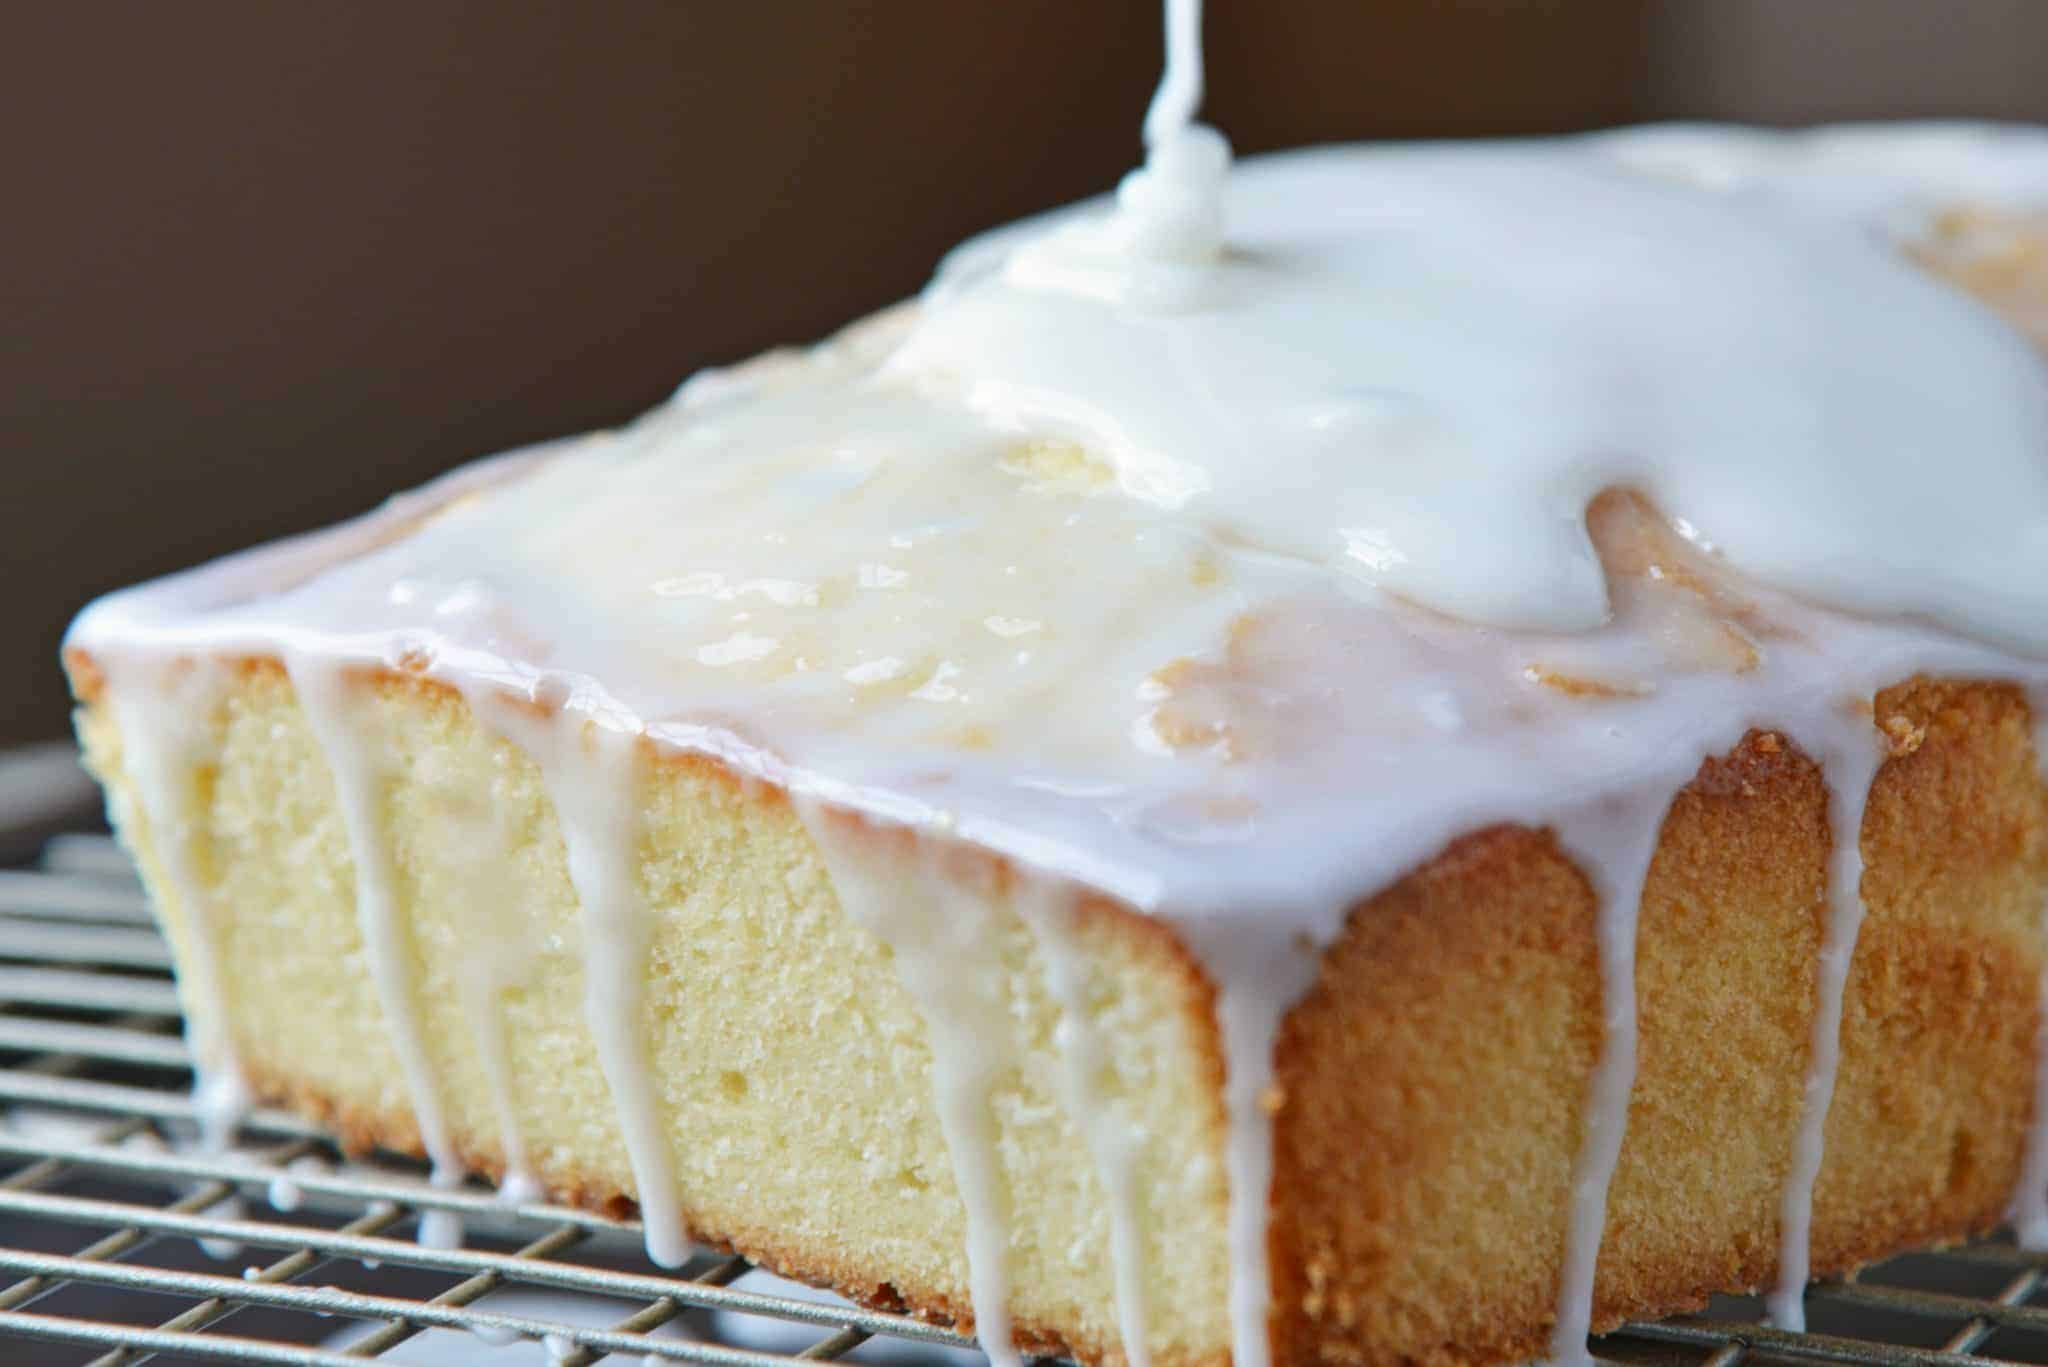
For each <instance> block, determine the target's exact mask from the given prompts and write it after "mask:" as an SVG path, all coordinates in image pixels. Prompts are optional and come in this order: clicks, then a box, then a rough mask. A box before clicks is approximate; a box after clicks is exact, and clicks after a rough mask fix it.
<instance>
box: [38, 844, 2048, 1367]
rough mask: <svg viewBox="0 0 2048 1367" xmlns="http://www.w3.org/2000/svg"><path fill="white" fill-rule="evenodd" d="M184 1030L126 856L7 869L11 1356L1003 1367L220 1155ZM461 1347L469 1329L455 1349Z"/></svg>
mask: <svg viewBox="0 0 2048 1367" xmlns="http://www.w3.org/2000/svg"><path fill="white" fill-rule="evenodd" d="M180 1024H181V1022H180V1019H179V1015H178V1003H177V996H176V993H175V992H174V990H173V987H172V984H171V979H170V956H169V953H168V950H167V948H166V946H165V945H164V943H163V941H162V940H161V939H160V938H159V937H158V935H157V933H156V931H155V929H154V927H153V924H152V922H151V919H150V916H149V911H148V908H147V906H146V904H145V903H144V901H143V898H142V894H141V890H140V888H139V886H138V885H137V884H136V882H135V879H134V875H133V872H132V870H131V869H130V867H129V865H128V863H127V861H126V858H125V857H124V856H123V855H122V854H121V853H120V851H119V850H118V849H117V848H116V847H115V846H114V845H113V844H112V842H111V841H109V840H107V839H106V838H105V837H101V836H78V835H68V836H59V837H57V838H56V839H55V840H53V841H52V842H51V843H50V844H49V845H48V846H47V847H46V848H45V849H44V851H43V855H42V858H41V860H40V861H39V862H38V863H37V864H36V865H35V866H33V867H30V868H17V869H5V870H0V1360H4V1361H7V1362H10V1363H15V1362H44V1361H48V1362H86V1361H89V1362H91V1363H93V1364H95V1367H115V1365H116V1364H128V1363H136V1362H141V1361H144V1360H148V1359H151V1358H155V1359H157V1360H163V1361H189V1362H207V1361H212V1362H240V1363H294V1364H345V1363H357V1362H362V1361H364V1360H366V1359H374V1358H379V1357H382V1356H384V1355H386V1354H390V1353H392V1352H393V1350H398V1352H397V1353H396V1358H397V1359H398V1360H408V1359H409V1355H410V1354H412V1353H415V1352H418V1351H420V1347H419V1345H417V1344H415V1345H414V1346H412V1347H410V1348H406V1347H402V1345H407V1344H408V1342H409V1341H411V1340H414V1339H416V1338H417V1337H418V1336H419V1335H421V1334H436V1335H438V1336H439V1337H440V1338H441V1340H442V1341H443V1346H442V1348H441V1350H440V1355H439V1356H438V1358H437V1359H436V1360H440V1361H465V1362H466V1361H478V1362H497V1361H504V1362H513V1361H526V1362H533V1363H539V1362H542V1361H550V1362H554V1363H560V1364H571V1365H572V1367H580V1364H585V1363H590V1362H594V1361H597V1360H598V1359H600V1358H603V1357H606V1356H616V1355H627V1356H626V1359H624V1360H642V1361H644V1362H646V1363H647V1364H648V1367H653V1364H656V1363H660V1362H667V1361H680V1362H700V1363H715V1364H729V1367H769V1365H770V1364H782V1363H789V1362H793V1361H816V1360H831V1359H838V1358H842V1357H845V1356H847V1355H849V1354H851V1355H853V1357H854V1359H855V1360H856V1361H864V1362H871V1363H892V1362H893V1363H906V1364H907V1363H918V1364H927V1363H930V1364H937V1363H943V1362H947V1361H950V1362H952V1363H956V1364H965V1363H972V1362H978V1361H982V1360H983V1359H981V1358H980V1356H979V1355H978V1354H975V1353H973V1351H972V1349H973V1345H972V1344H971V1343H969V1342H968V1341H967V1340H965V1339H963V1338H961V1337H960V1336H958V1335H956V1334H954V1333H952V1332H951V1331H950V1330H947V1329H944V1328H940V1327H937V1326H934V1325H930V1324H925V1323H922V1322H920V1321H918V1320H915V1319H910V1318H907V1317H904V1316H901V1315H894V1314H887V1313H882V1312H879V1311H871V1310H865V1309H861V1308H859V1307H856V1306H852V1305H849V1304H847V1303H845V1302H843V1301H839V1300H836V1299H834V1298H830V1297H824V1296H821V1295H819V1294H818V1293H811V1292H806V1291H804V1290H803V1289H801V1288H796V1287H793V1286H791V1285H790V1284H788V1283H785V1282H779V1281H775V1280H774V1279H772V1278H767V1277H766V1275H765V1274H763V1273H760V1272H756V1271H754V1270H752V1269H751V1268H750V1267H749V1265H748V1264H747V1262H746V1261H745V1260H744V1259H741V1258H735V1257H727V1256H724V1255H719V1254H712V1253H705V1254H703V1255H702V1256H700V1257H699V1258H697V1259H695V1260H694V1261H693V1262H692V1263H690V1264H689V1265H687V1266H685V1267H684V1268H682V1269H680V1270H677V1271H671V1272H664V1271H661V1270H660V1269H657V1268H655V1267H653V1266H652V1265H650V1264H648V1263H647V1262H645V1261H644V1259H643V1258H642V1257H641V1255H640V1253H639V1242H640V1241H639V1231H638V1227H637V1226H636V1225H634V1224H632V1223H631V1222H623V1221H618V1220H612V1219H608V1218H606V1217H604V1216H601V1215H596V1214H592V1213H590V1212H587V1211H579V1210H572V1209H568V1208H564V1207H560V1206H554V1205H546V1204H535V1205H529V1206H522V1207H518V1208H516V1209H515V1208H511V1207H508V1206H506V1205H505V1204H503V1203H502V1202H500V1201H499V1200H498V1199H497V1198H496V1196H495V1195H493V1194H492V1193H489V1192H487V1191H484V1190H482V1189H477V1188H473V1189H469V1190H459V1191H447V1190H437V1189H434V1188H431V1187H429V1186H428V1185H427V1184H426V1182H425V1180H424V1170H423V1168H422V1167H421V1165H420V1164H418V1163H416V1162H413V1161H411V1160H409V1159H405V1158H401V1157H397V1156H393V1155H388V1154H378V1155H374V1156H372V1157H371V1158H368V1159H355V1160H350V1159H346V1158H344V1157H343V1156H342V1155H341V1154H339V1153H338V1152H337V1151H336V1150H335V1149H334V1148H333V1147H332V1146H331V1145H330V1144H329V1143H328V1142H327V1141H326V1140H325V1139H324V1138H323V1137H322V1135H321V1134H320V1132H319V1131H318V1130H317V1129H315V1128H314V1127H312V1126H310V1125H308V1124H307V1123H306V1122H305V1121H303V1120H301V1119H300V1118H298V1117H296V1116H294V1115H291V1114H288V1113H285V1112H282V1111H274V1110H259V1111H257V1112H256V1113H255V1114H254V1115H252V1116H251V1117H250V1119H249V1122H248V1124H247V1125H246V1126H245V1127H244V1128H243V1130H242V1132H241V1134H240V1136H239V1138H238V1139H237V1141H236V1142H235V1143H234V1144H233V1145H232V1146H231V1147H230V1148H229V1149H228V1150H226V1151H224V1152H219V1151H215V1152H206V1151H201V1150H200V1149H199V1148H197V1147H196V1145H195V1144H194V1143H193V1135H194V1132H195V1124H194V1121H195V1108H194V1106H193V1103H192V1102H191V1100H190V1098H189V1097H188V1095H187V1089H188V1087H189V1085H190V1073H189V1068H188V1063H187V1057H186V1053H185V1047H184V1042H183V1040H182V1038H181V1037H180V1033H179V1031H180ZM435 1211H438V1212H446V1213H447V1215H450V1216H453V1217H456V1218H459V1219H460V1220H461V1222H462V1223H463V1226H464V1228H465V1231H466V1237H465V1239H464V1241H463V1243H462V1246H461V1247H456V1248H436V1247H429V1246H426V1245H425V1244H422V1243H421V1242H420V1241H419V1239H418V1237H417V1231H418V1226H419V1224H420V1222H421V1220H422V1218H423V1216H425V1215H426V1214H427V1213H428V1212H435ZM2044 1280H2048V1257H2044V1256H2038V1255H2034V1254H2030V1253H2027V1252H2025V1251H2022V1250H2020V1249H2018V1248H2016V1247H2014V1246H2013V1245H2012V1244H2011V1243H2010V1242H2009V1241H2002V1240H1993V1241H1986V1242H1982V1243H1978V1244H1973V1245H1970V1246H1968V1247H1964V1248H1959V1249H1953V1250H1949V1251H1947V1252H1944V1253H1926V1254H1916V1255H1911V1256H1908V1257H1905V1258H1899V1259H1895V1260H1893V1261H1892V1262H1890V1263H1887V1264H1884V1265H1882V1266H1880V1267H1877V1268H1874V1269H1870V1270H1868V1271H1866V1272H1865V1273H1864V1274H1863V1275H1862V1276H1860V1277H1859V1278H1857V1279H1855V1280H1853V1281H1849V1282H1845V1283H1838V1284H1832V1285H1825V1286H1817V1287H1815V1288H1813V1289H1812V1291H1811V1292H1810V1293H1809V1296H1808V1306H1809V1319H1810V1321H1811V1324H1812V1328H1813V1332H1810V1333H1805V1334H1791V1333H1786V1332H1783V1331H1780V1330H1776V1329H1772V1328H1770V1327H1768V1326H1766V1325H1763V1324H1761V1323H1760V1322H1758V1315H1757V1309H1756V1305H1755V1303H1754V1302H1753V1301H1751V1300H1748V1299H1736V1298H1728V1299H1725V1300H1721V1301H1717V1302H1716V1303H1715V1304H1714V1306H1713V1307H1712V1308H1711V1309H1710V1311H1709V1313H1707V1314H1704V1315H1697V1316H1687V1317H1681V1318H1678V1319H1673V1320H1668V1321H1664V1322H1662V1323H1658V1324H1638V1325H1629V1326H1627V1327H1625V1328H1624V1329H1622V1330H1621V1331H1619V1332H1617V1333H1615V1334H1612V1335H1609V1336H1608V1337H1606V1338H1605V1339H1603V1340H1600V1341H1599V1342H1598V1343H1597V1344H1596V1350H1597V1351H1598V1352H1599V1353H1600V1354H1601V1355H1602V1356H1603V1357H1608V1358H1613V1359H1617V1360H1624V1361H1635V1362H1658V1361H1687V1362H1704V1363H1707V1364H1709V1365H1710V1367H1735V1364H1737V1363H1740V1362H1744V1361H1746V1360H1754V1361H1759V1362H1761V1361H1787V1360H1795V1361H1807V1362H1816V1361H1817V1362H1832V1363H1868V1364H1905V1363H1935V1364H1941V1363H1952V1364H1964V1363H1983V1362H1990V1361H2000V1360H2007V1361H2022V1362H2048V1305H2036V1304H2034V1301H2035V1298H2036V1295H2037V1293H2038V1292H2040V1291H2042V1289H2043V1283H2044ZM451 1330H452V1331H458V1333H461V1332H466V1333H467V1334H469V1335H471V1336H473V1337H469V1338H460V1337H457V1338H455V1339H454V1340H453V1341H452V1346H451V1344H450V1342H449V1336H448V1333H447V1331H451ZM534 1341H538V1343H537V1344H536V1342H534ZM522 1342H523V1345H524V1346H523V1347H515V1346H514V1345H519V1344H521V1343H522ZM540 1345H544V1346H545V1350H546V1351H545V1354H544V1355H543V1353H542V1352H541V1351H540ZM494 1354H503V1355H504V1356H502V1357H501V1356H494ZM419 1360H425V1359H419Z"/></svg>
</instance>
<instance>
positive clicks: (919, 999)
mask: <svg viewBox="0 0 2048 1367" xmlns="http://www.w3.org/2000/svg"><path fill="white" fill-rule="evenodd" d="M797 810H798V813H799V815H801V816H802V817H803V821H804V825H805V828H806V829H807V830H809V831H810V833H811V839H812V840H813V841H814V842H815V843H816V845H817V847H818V850H819V852H820V853H821V854H822V855H823V856H824V859H825V866H826V869H827V871H828V872H829V873H830V875H831V880H832V891H833V894H834V895H835V896H836V897H837V898H838V899H839V906H840V909H841V910H843V911H844V912H845V913H846V914H847V915H848V916H850V917H851V918H853V920H855V921H856V922H858V923H859V924H861V925H862V926H865V927H866V928H867V929H868V930H869V931H870V932H871V933H872V934H873V935H874V936H875V937H876V938H877V939H878V940H880V941H881V942H882V943H883V944H885V945H887V946H888V947H889V949H890V951H891V954H892V956H893V957H894V959H895V963H896V972H897V976H898V978H899V979H901V981H902V983H903V986H904V988H905V989H906V990H907V991H908V992H909V993H910V996H911V998H912V1000H914V1001H915V1002H916V1003H917V1008H918V1011H919V1012H920V1014H922V1015H923V1017H924V1020H925V1024H926V1027H927V1028H926V1038H927V1039H928V1040H929V1042H930V1046H931V1055H932V1061H931V1076H932V1097H933V1100H934V1102H935V1103H936V1105H937V1109H938V1115H939V1127H940V1129H941V1130H942V1131H943V1132H944V1134H945V1136H946V1148H947V1151H948V1152H949V1153H950V1154H951V1155H952V1159H953V1180H954V1183H955V1185H956V1186H957V1187H958V1188H959V1192H960V1202H961V1205H962V1207H963V1208H964V1210H965V1212H966V1217H967V1279H968V1290H969V1295H970V1297H971V1299H972V1301H973V1304H974V1333H975V1338H976V1339H977V1340H978V1341H979V1342H980V1344H981V1349H982V1351H983V1352H985V1353H987V1354H988V1356H989V1359H990V1361H992V1362H994V1363H995V1364H997V1367H1020V1364H1021V1363H1022V1361H1023V1359H1022V1358H1021V1357H1020V1356H1019V1355H1018V1352H1017V1346H1016V1343H1015V1341H1014V1338H1013V1335H1012V1331H1011V1327H1010V1274H1009V1257H1010V1254H1009V1247H1010V1194H1009V1190H1008V1186H1007V1184H1006V1182H1005V1180H1004V1177H1003V1164H1002V1156H1001V1154H1000V1153H999V1152H998V1151H997V1148H996V1142H995V1141H996V1123H995V1115H994V1105H995V1096H996V1092H997V1089H998V1088H999V1087H1002V1086H1003V1085H1005V1083H1006V1080H1007V1078H1008V1075H1009V1074H1010V1072H1011V1071H1012V1070H1013V1069H1014V1068H1015V1066H1016V1051H1015V1046H1014V1044H1013V1043H1012V1039H1011V1027H1010V1022H1009V1020H1008V1018H1007V1016H1006V1014H1005V1009H1004V1004H1005V1002H1006V1001H1007V999H1008V997H1007V993H1006V992H1005V990H1004V968H1003V962H1002V958H1001V948H1000V947H1001V935H1000V932H999V929H998V927H997V925H996V922H995V918H994V913H993V911H992V909H991V907H990V904H989V900H988V899H987V898H986V897H981V896H959V895H955V894H954V892H953V887H952V874H951V873H950V872H949V871H948V870H947V868H946V867H945V857H946V856H945V851H944V849H943V847H941V846H932V845H927V844H926V843H925V842H924V841H923V839H922V838H921V837H917V836H911V837H910V838H911V840H912V841H913V842H914V844H915V845H916V849H915V852H914V854H913V856H912V858H913V859H914V860H915V864H916V867H915V870H914V872H913V873H912V875H911V876H910V877H909V878H908V879H905V878H904V877H903V876H902V870H901V869H900V868H899V867H898V866H896V865H894V864H893V863H881V862H880V861H876V860H874V859H873V857H872V856H871V855H870V854H869V853H868V852H867V851H863V850H861V849H860V848H858V840H859V839H860V833H859V832H860V828H859V824H858V822H857V821H856V822H853V823H852V824H851V825H850V826H849V827H847V828H842V827H841V825H840V823H841V822H846V821H848V820H849V818H846V817H844V816H839V817H835V816H833V815H832V814H831V813H830V811H829V810H827V809H825V808H823V807H820V806H818V805H816V804H814V803H809V802H800V803H799V804H798V807H797ZM878 864H879V866H878Z"/></svg>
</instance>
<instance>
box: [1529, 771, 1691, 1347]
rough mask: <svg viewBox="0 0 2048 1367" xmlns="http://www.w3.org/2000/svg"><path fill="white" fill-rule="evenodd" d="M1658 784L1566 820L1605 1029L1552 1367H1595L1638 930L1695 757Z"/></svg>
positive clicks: (1590, 1093) (1627, 1091)
mask: <svg viewBox="0 0 2048 1367" xmlns="http://www.w3.org/2000/svg"><path fill="white" fill-rule="evenodd" d="M1674 758H1675V760H1676V761H1677V762H1676V763H1675V764H1674V765H1673V767H1672V769H1671V771H1670V772H1668V773H1667V774H1665V775H1663V776H1661V779H1660V781H1657V782H1654V783H1650V784H1646V785H1644V786H1643V787H1641V788H1638V789H1637V790H1635V791H1633V792H1628V793H1622V794H1618V795H1616V796H1615V797H1612V798H1609V799H1606V800H1604V801H1601V802H1598V803H1594V804H1591V805H1589V806H1587V807H1585V808H1582V809H1581V810H1579V811H1576V812H1572V813H1570V814H1568V815H1566V816H1563V817H1561V818H1560V819H1559V820H1558V822H1557V823H1556V824H1557V833H1558V837H1559V840H1560V841H1561V843H1562V844H1563V846H1564V848H1565V850H1566V852H1567V853H1569V854H1570V855H1571V856H1572V859H1573V862H1574V863H1576V864H1577V865H1578V866H1579V869H1580V870H1581V871H1582V872H1583V873H1584V874H1585V875H1586V879H1587V881H1588V882H1589V883H1590V884H1591V885H1592V888H1593V897H1594V900H1595V902H1596V903H1597V905H1598V908H1599V910H1598V913H1597V915H1598V921H1597V923H1596V924H1597V936H1596V938H1597V941H1598V944H1599V950H1600V994H1601V1003H1602V1012H1601V1018H1602V1030H1601V1046H1600V1058H1599V1061H1598V1062H1597V1063H1596V1064H1595V1065H1594V1068H1593V1075H1592V1077H1591V1078H1590V1079H1588V1082H1587V1086H1586V1105H1585V1111H1584V1121H1583V1123H1582V1125H1581V1126H1580V1128H1581V1131H1582V1135H1581V1138H1580V1141H1579V1153H1578V1157H1577V1158H1576V1159H1575V1160H1574V1162H1573V1164H1572V1185H1571V1214H1570V1217H1569V1219H1568V1220H1567V1223H1566V1227H1565V1249H1564V1265H1563V1267H1562V1269H1561V1270H1560V1272H1559V1274H1558V1290H1557V1324H1556V1326H1555V1328H1554V1329H1553V1330H1552V1333H1551V1340H1550V1360H1551V1361H1552V1362H1554V1363H1557V1364H1560V1367H1590V1365H1591V1363H1592V1361H1593V1358H1592V1354H1590V1353H1589V1352H1588V1351H1587V1350H1586V1334H1587V1331H1588V1329H1589V1328H1590V1327H1591V1325H1592V1320H1593V1283H1594V1271H1595V1268H1596V1266H1597V1264H1598V1262H1599V1257H1600V1242H1601V1238H1602V1236H1603V1234H1604V1233H1605V1231H1606V1227H1607V1191H1608V1188H1609V1187H1610V1186H1612V1185H1613V1182H1614V1169H1615V1165H1616V1163H1617V1162H1619V1161H1620V1158H1621V1141H1622V1136H1623V1135H1624V1134H1625V1133H1627V1130H1628V1106H1629V1098H1630V1096H1631V1095H1632V1094H1633V1093H1634V1089H1635V1082H1636V1046H1637V1041H1638V1034H1637V1029H1636V930H1637V927H1638V926H1639V925H1640V924H1641V920H1642V904H1643V884H1644V881H1645V880H1646V879H1648V877H1649V875H1650V859H1651V856H1653V855H1654V854H1655V853H1656V852H1657V837H1658V836H1659V835H1660V834H1661V833H1662V831H1663V829H1664V814H1665V812H1666V811H1668V810H1669V808H1670V805H1671V794H1672V793H1673V792H1675V791H1676V790H1677V789H1678V788H1679V787H1680V786H1681V785H1682V784H1683V783H1684V782H1685V781H1686V779H1687V778H1689V777H1690V776H1691V772H1692V769H1693V768H1694V767H1695V764H1696V762H1697V761H1696V757H1694V756H1690V755H1686V754H1684V753H1683V752H1681V753H1680V754H1678V755H1676V756H1674Z"/></svg>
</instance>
